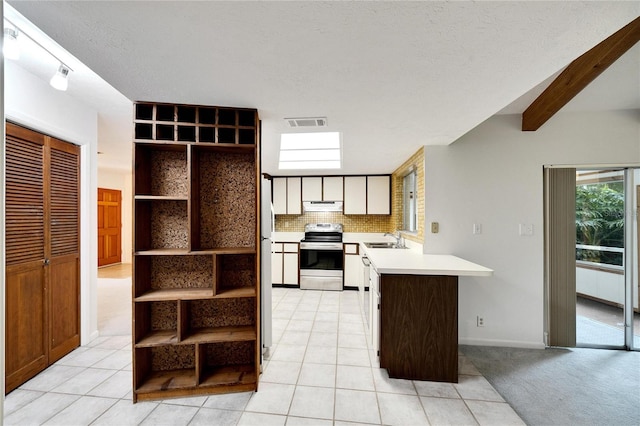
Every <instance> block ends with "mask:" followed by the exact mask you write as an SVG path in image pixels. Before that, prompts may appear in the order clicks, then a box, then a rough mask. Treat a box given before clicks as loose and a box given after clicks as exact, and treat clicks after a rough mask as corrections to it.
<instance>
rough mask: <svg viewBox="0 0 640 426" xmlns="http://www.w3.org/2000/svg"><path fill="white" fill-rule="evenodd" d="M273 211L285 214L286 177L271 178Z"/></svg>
mask: <svg viewBox="0 0 640 426" xmlns="http://www.w3.org/2000/svg"><path fill="white" fill-rule="evenodd" d="M272 183H273V187H272V200H273V212H274V213H275V214H287V178H275V177H274V178H273V180H272Z"/></svg>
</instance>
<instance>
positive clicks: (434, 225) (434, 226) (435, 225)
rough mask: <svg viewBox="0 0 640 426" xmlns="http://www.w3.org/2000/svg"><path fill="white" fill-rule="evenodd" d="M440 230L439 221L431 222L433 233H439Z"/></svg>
mask: <svg viewBox="0 0 640 426" xmlns="http://www.w3.org/2000/svg"><path fill="white" fill-rule="evenodd" d="M439 231H440V224H439V223H438V222H431V233H432V234H437V233H438V232H439Z"/></svg>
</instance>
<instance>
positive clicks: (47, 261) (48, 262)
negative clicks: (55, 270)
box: [42, 259, 51, 266]
mask: <svg viewBox="0 0 640 426" xmlns="http://www.w3.org/2000/svg"><path fill="white" fill-rule="evenodd" d="M42 263H44V266H49V264H50V263H51V261H50V260H49V259H45V260H44V261H43V262H42Z"/></svg>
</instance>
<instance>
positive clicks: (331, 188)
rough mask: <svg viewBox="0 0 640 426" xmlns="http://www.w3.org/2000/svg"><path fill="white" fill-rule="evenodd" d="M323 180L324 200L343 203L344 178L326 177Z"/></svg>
mask: <svg viewBox="0 0 640 426" xmlns="http://www.w3.org/2000/svg"><path fill="white" fill-rule="evenodd" d="M323 179H324V184H323V186H322V190H323V193H322V200H323V201H342V185H343V183H342V182H343V181H342V176H326V177H324V178H323Z"/></svg>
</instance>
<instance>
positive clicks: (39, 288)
mask: <svg viewBox="0 0 640 426" xmlns="http://www.w3.org/2000/svg"><path fill="white" fill-rule="evenodd" d="M44 155H45V149H44V136H43V135H41V134H38V133H36V132H32V131H29V130H26V129H23V128H21V127H18V126H13V125H10V124H7V144H6V216H5V220H6V322H5V324H6V347H5V351H6V365H5V370H6V383H5V385H6V386H5V389H6V392H9V391H10V390H12V389H14V388H16V387H17V386H19V385H20V384H21V383H23V382H25V381H26V380H28V379H29V378H31V377H33V376H34V375H35V374H37V373H38V372H39V371H41V370H43V369H44V368H46V366H47V363H48V360H47V352H48V350H47V329H46V325H45V324H46V317H47V303H46V291H45V271H46V268H45V265H44V261H45V222H46V218H45V214H46V210H45V206H44V199H45V198H44V193H45V176H44V166H43V164H44Z"/></svg>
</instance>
